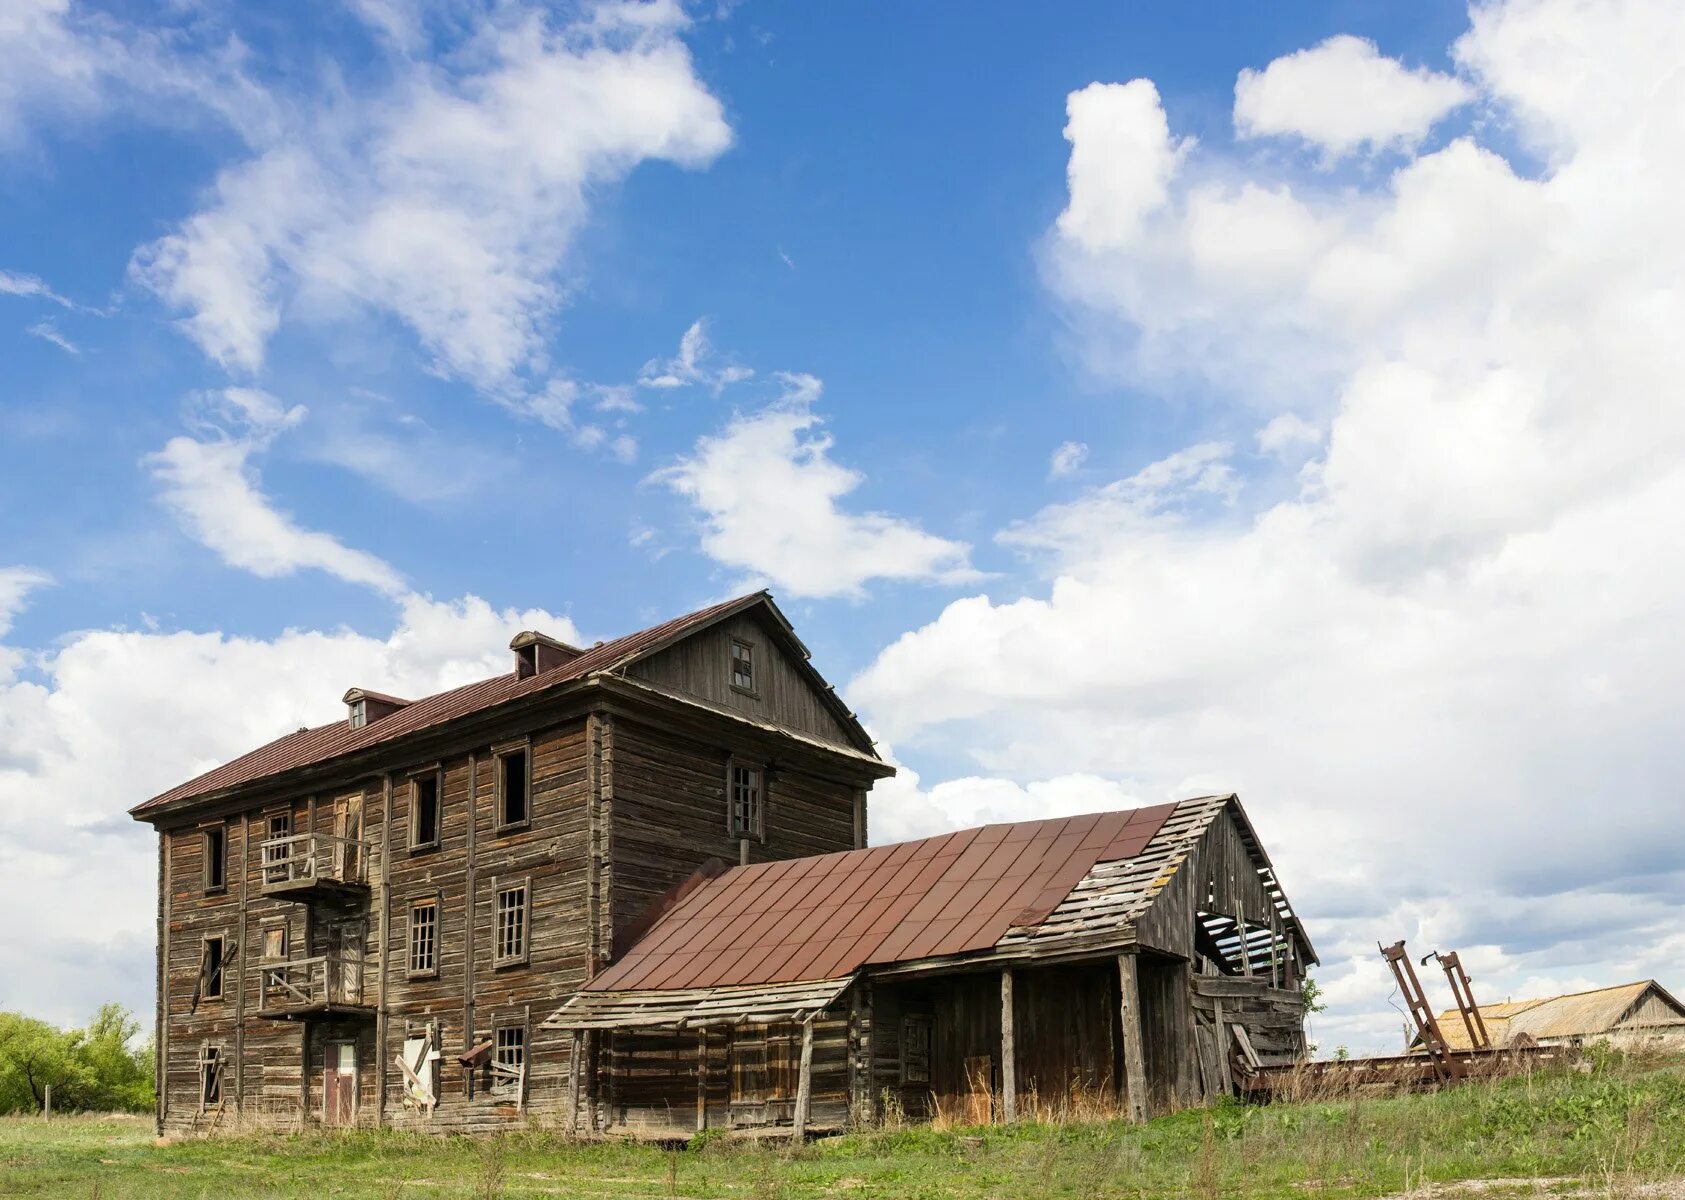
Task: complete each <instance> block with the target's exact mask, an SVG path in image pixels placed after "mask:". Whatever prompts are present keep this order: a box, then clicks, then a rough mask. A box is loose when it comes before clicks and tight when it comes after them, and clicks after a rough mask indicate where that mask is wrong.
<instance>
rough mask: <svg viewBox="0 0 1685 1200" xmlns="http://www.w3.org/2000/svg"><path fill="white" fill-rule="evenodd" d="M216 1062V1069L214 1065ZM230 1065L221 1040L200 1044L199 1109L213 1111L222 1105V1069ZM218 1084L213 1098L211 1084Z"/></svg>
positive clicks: (203, 1111)
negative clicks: (213, 1067)
mask: <svg viewBox="0 0 1685 1200" xmlns="http://www.w3.org/2000/svg"><path fill="white" fill-rule="evenodd" d="M213 1064H215V1069H214V1070H213V1069H212V1065H213ZM227 1065H228V1057H227V1055H226V1054H225V1053H224V1052H223V1046H222V1043H221V1042H201V1043H200V1044H199V1111H200V1112H202V1113H205V1112H211V1111H212V1110H213V1109H220V1108H221V1107H222V1101H223V1092H222V1070H223V1068H224V1067H225V1066H227ZM213 1082H214V1083H215V1084H216V1099H215V1100H213V1099H212V1098H211V1084H212V1083H213Z"/></svg>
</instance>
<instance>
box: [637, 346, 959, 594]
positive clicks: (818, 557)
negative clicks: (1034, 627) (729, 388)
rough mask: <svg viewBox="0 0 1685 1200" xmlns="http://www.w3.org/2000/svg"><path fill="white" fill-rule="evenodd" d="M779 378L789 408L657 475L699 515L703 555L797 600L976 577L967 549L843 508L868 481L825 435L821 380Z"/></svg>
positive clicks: (883, 516) (743, 421) (717, 438)
mask: <svg viewBox="0 0 1685 1200" xmlns="http://www.w3.org/2000/svg"><path fill="white" fill-rule="evenodd" d="M779 378H780V381H781V383H782V384H783V386H784V388H785V394H784V396H783V397H782V398H781V399H780V400H778V401H777V402H776V403H774V404H771V405H769V406H768V407H766V408H764V409H761V410H760V411H758V412H753V413H748V414H740V415H738V416H737V417H735V418H733V420H732V421H731V423H730V424H728V425H727V426H726V427H725V429H724V430H722V431H721V432H719V433H717V434H710V435H708V436H706V437H703V438H701V439H700V440H698V441H697V443H696V447H695V449H694V450H693V451H692V452H691V454H690V455H689V456H687V457H684V458H681V459H680V460H679V461H678V462H676V463H674V464H673V465H672V466H670V467H667V468H664V469H663V470H661V471H658V472H656V473H655V474H654V475H652V476H651V479H652V480H653V481H654V482H657V483H660V484H663V485H664V486H666V487H668V488H670V489H671V490H672V491H674V492H676V493H678V494H679V495H680V496H683V497H684V498H685V499H687V500H689V501H690V502H691V504H692V505H693V506H694V507H695V509H696V511H697V514H698V516H699V518H700V519H701V523H702V549H703V551H704V552H705V553H706V554H708V555H709V557H711V558H713V559H715V560H716V561H718V562H720V563H723V564H725V565H726V566H729V567H734V568H738V569H740V570H742V571H745V572H747V573H748V574H749V575H750V576H751V577H752V578H753V579H756V580H768V581H770V582H772V583H773V584H774V585H776V586H777V587H779V588H780V589H782V590H783V591H785V592H788V593H789V594H791V595H794V596H847V595H857V594H859V593H860V591H861V590H862V588H863V586H864V585H865V584H866V583H867V582H868V581H870V580H873V579H906V580H919V581H926V582H943V583H956V582H964V581H967V580H971V579H975V578H977V573H976V571H975V570H973V569H972V567H971V565H970V547H969V546H967V545H966V544H965V543H963V542H956V541H950V540H948V539H947V538H942V537H937V536H936V535H935V534H931V533H926V532H925V531H924V530H923V529H921V528H919V527H918V525H916V524H915V523H913V522H912V521H908V520H905V519H903V518H901V517H895V516H891V515H889V514H887V513H878V512H851V511H849V510H848V509H847V508H845V507H844V505H843V500H844V498H845V497H846V496H847V495H848V494H849V493H850V492H852V491H854V490H855V489H856V488H858V487H859V486H860V485H861V484H862V483H863V482H865V476H864V475H863V474H861V473H860V472H859V471H856V470H854V469H852V468H850V467H845V466H843V465H842V464H841V463H839V462H837V461H836V460H835V459H833V458H832V457H831V438H830V437H829V436H828V435H826V434H824V433H821V432H819V428H820V425H821V424H822V422H821V419H820V417H819V415H818V414H817V413H816V412H814V410H813V404H814V402H815V401H816V400H817V399H818V398H819V394H820V391H821V385H820V381H819V380H818V379H815V378H814V377H813V376H811V375H789V374H787V375H782V376H780V377H779Z"/></svg>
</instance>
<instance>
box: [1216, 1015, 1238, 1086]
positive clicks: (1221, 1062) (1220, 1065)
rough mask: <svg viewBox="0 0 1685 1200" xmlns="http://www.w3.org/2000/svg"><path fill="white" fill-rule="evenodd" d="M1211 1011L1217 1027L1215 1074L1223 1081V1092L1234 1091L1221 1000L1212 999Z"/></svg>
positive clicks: (1227, 1035)
mask: <svg viewBox="0 0 1685 1200" xmlns="http://www.w3.org/2000/svg"><path fill="white" fill-rule="evenodd" d="M1211 1008H1212V1012H1213V1013H1214V1015H1215V1024H1216V1028H1217V1075H1218V1077H1219V1078H1220V1079H1221V1080H1222V1081H1223V1093H1224V1095H1228V1094H1229V1093H1231V1092H1233V1091H1234V1075H1233V1074H1232V1073H1231V1072H1230V1070H1229V1027H1228V1026H1227V1025H1225V1024H1224V1023H1223V1002H1222V1001H1221V1000H1213V1001H1212V1002H1211Z"/></svg>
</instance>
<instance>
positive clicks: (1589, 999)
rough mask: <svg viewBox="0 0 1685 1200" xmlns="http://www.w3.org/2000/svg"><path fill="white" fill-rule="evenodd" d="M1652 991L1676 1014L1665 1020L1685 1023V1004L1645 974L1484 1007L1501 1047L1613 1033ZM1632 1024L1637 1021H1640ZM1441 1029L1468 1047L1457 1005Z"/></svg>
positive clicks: (1456, 1044)
mask: <svg viewBox="0 0 1685 1200" xmlns="http://www.w3.org/2000/svg"><path fill="white" fill-rule="evenodd" d="M1652 994H1655V995H1658V996H1660V997H1661V999H1662V1000H1663V1001H1664V1003H1665V1005H1666V1006H1667V1007H1669V1008H1671V1009H1672V1010H1673V1012H1674V1014H1675V1016H1674V1018H1673V1019H1672V1020H1670V1021H1666V1022H1661V1023H1663V1024H1667V1025H1685V1006H1681V1005H1680V1003H1679V1002H1678V1001H1677V1000H1675V999H1674V998H1673V996H1672V995H1670V994H1669V993H1668V991H1667V989H1666V988H1664V987H1662V985H1661V984H1659V983H1657V982H1656V981H1655V980H1654V979H1640V980H1638V981H1637V982H1635V983H1622V984H1617V985H1615V986H1614V987H1606V988H1594V989H1593V990H1591V991H1588V992H1572V993H1569V994H1568V995H1564V996H1546V997H1544V998H1542V999H1538V1000H1508V1001H1505V1002H1504V1003H1502V1004H1482V1005H1480V1006H1479V1007H1480V1016H1481V1019H1482V1020H1483V1021H1484V1022H1485V1024H1486V1034H1487V1036H1488V1037H1489V1038H1490V1039H1491V1041H1492V1044H1493V1045H1494V1046H1502V1045H1505V1044H1506V1043H1508V1042H1509V1041H1511V1040H1512V1039H1514V1038H1515V1037H1517V1036H1519V1035H1520V1034H1523V1033H1525V1034H1527V1035H1528V1036H1529V1037H1532V1038H1535V1039H1540V1040H1542V1039H1544V1038H1571V1037H1596V1036H1597V1035H1599V1034H1606V1033H1612V1032H1613V1031H1614V1030H1615V1029H1617V1028H1619V1027H1620V1026H1621V1025H1622V1024H1623V1023H1626V1022H1627V1021H1628V1018H1629V1017H1630V1016H1631V1015H1632V1014H1633V1013H1634V1010H1635V1009H1637V1007H1638V1006H1639V1004H1640V1003H1641V1002H1642V1001H1643V1000H1645V999H1646V998H1648V997H1649V996H1650V995H1652ZM1632 1024H1633V1025H1634V1026H1637V1025H1639V1024H1640V1022H1636V1021H1634V1022H1632ZM1642 1024H1643V1025H1646V1026H1649V1025H1654V1024H1657V1022H1651V1021H1645V1022H1642ZM1439 1031H1440V1033H1441V1034H1442V1035H1443V1036H1444V1038H1445V1041H1446V1044H1447V1045H1448V1046H1450V1048H1451V1049H1453V1050H1467V1049H1469V1044H1470V1043H1469V1035H1468V1028H1467V1027H1466V1026H1465V1025H1464V1024H1463V1018H1462V1014H1461V1013H1459V1012H1458V1011H1457V1010H1456V1009H1454V1008H1448V1009H1446V1010H1445V1011H1444V1012H1442V1013H1440V1014H1439ZM1417 1040H1418V1041H1419V1040H1420V1039H1417Z"/></svg>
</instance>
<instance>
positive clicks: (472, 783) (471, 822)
mask: <svg viewBox="0 0 1685 1200" xmlns="http://www.w3.org/2000/svg"><path fill="white" fill-rule="evenodd" d="M479 761H480V760H479V755H478V754H477V753H475V752H474V751H469V753H468V846H467V858H466V861H465V863H464V866H463V877H464V878H463V890H464V893H465V894H464V896H463V901H462V911H463V921H462V1049H463V1051H464V1052H466V1051H467V1050H468V1048H469V1047H470V1046H472V1045H474V929H475V926H476V925H477V924H478V919H477V917H476V914H475V912H474V896H475V893H476V892H477V891H478V890H479V868H478V865H477V863H476V861H475V858H474V843H475V841H476V834H475V828H474V827H475V826H476V825H478V824H479V821H480V817H479V811H480V809H479V804H478V803H477V800H478V797H477V795H476V793H477V792H478V791H479V785H480V767H479ZM444 805H445V797H444V795H443V794H442V793H441V794H440V796H439V836H440V837H441V838H442V837H443V836H444ZM444 930H445V923H444V913H443V912H441V913H440V914H439V926H438V936H439V937H440V938H441V939H442V938H443V937H444ZM443 946H444V943H443V941H442V940H441V942H440V948H441V950H442V949H443ZM462 1094H463V1095H464V1096H465V1097H467V1098H468V1099H470V1100H471V1099H473V1098H474V1072H472V1071H464V1072H463V1073H462Z"/></svg>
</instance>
